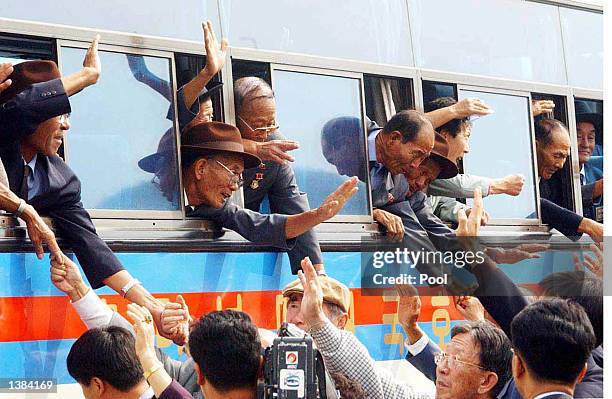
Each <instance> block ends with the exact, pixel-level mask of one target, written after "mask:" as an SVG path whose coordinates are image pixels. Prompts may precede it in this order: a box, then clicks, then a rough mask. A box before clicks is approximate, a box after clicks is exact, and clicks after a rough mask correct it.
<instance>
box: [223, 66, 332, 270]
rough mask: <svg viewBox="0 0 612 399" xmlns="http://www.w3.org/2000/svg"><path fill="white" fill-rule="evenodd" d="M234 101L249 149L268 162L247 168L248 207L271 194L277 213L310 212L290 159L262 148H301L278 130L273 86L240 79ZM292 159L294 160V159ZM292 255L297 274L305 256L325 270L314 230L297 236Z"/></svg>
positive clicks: (256, 206)
mask: <svg viewBox="0 0 612 399" xmlns="http://www.w3.org/2000/svg"><path fill="white" fill-rule="evenodd" d="M234 102H235V104H236V123H237V126H238V129H239V130H240V134H241V135H242V138H243V144H244V145H245V148H246V150H247V151H249V152H252V153H255V154H257V155H259V157H260V158H261V159H262V160H263V161H264V162H263V163H261V164H259V165H256V167H251V168H247V169H246V170H245V171H244V181H245V186H244V190H243V193H244V206H245V208H246V209H250V210H252V211H256V212H259V211H260V208H261V204H262V202H263V201H264V199H265V198H266V197H267V198H268V201H269V204H270V211H271V212H273V213H280V214H287V215H293V214H297V213H301V212H307V211H308V210H309V209H310V205H309V204H308V198H307V197H306V195H305V194H303V193H301V192H300V189H299V187H298V184H297V181H296V179H295V174H294V172H293V168H292V167H291V166H290V165H289V164H288V163H287V162H286V160H287V158H284V159H281V158H279V157H278V156H277V155H274V154H270V153H266V151H262V150H261V146H263V145H266V144H267V145H277V144H282V143H285V145H287V147H285V149H286V150H290V149H294V148H297V143H294V142H291V141H285V140H284V139H285V138H284V137H283V136H282V135H281V134H280V133H279V132H278V128H279V127H278V125H277V123H276V102H275V100H274V92H273V91H272V88H271V87H270V86H269V85H268V84H267V83H266V82H265V81H264V80H263V79H260V78H257V77H245V78H240V79H238V80H237V81H236V82H235V83H234ZM283 154H284V153H283ZM284 155H285V156H286V155H287V154H284ZM288 160H291V161H292V160H293V158H289V159H288ZM288 255H289V263H290V264H291V270H292V272H293V273H294V274H295V273H296V272H297V270H298V269H299V267H300V260H302V259H303V258H304V257H305V256H310V257H311V258H312V260H313V262H315V265H316V267H317V269H318V270H320V271H321V272H323V270H324V266H323V257H322V255H321V248H320V247H319V242H318V240H317V236H316V234H315V232H314V231H306V232H305V233H304V234H302V235H300V236H299V237H297V239H296V242H295V246H294V247H293V248H292V249H291V250H290V251H288Z"/></svg>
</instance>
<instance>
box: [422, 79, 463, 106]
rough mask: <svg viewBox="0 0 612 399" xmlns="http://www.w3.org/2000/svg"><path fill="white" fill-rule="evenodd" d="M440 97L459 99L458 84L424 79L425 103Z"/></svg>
mask: <svg viewBox="0 0 612 399" xmlns="http://www.w3.org/2000/svg"><path fill="white" fill-rule="evenodd" d="M439 97H452V98H454V99H455V100H456V99H457V86H456V85H454V84H452V83H443V82H432V81H429V80H424V81H423V104H428V103H430V102H431V101H433V100H435V99H436V98H439Z"/></svg>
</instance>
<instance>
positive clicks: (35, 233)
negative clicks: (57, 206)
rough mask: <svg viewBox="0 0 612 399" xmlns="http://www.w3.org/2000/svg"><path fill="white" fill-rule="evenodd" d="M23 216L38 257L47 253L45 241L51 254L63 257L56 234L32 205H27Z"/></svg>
mask: <svg viewBox="0 0 612 399" xmlns="http://www.w3.org/2000/svg"><path fill="white" fill-rule="evenodd" d="M21 218H22V219H23V220H24V221H25V222H26V226H27V229H28V237H30V241H32V245H33V246H34V252H36V256H37V257H38V259H42V258H43V256H44V254H45V251H44V249H43V243H45V244H47V246H48V247H49V252H50V253H51V255H53V256H55V257H57V258H58V259H61V256H63V254H62V251H61V250H60V247H59V245H57V241H55V234H53V231H52V230H51V229H50V228H49V226H47V224H46V223H45V221H44V220H43V219H42V218H41V217H40V215H39V214H38V212H36V210H35V209H34V208H33V207H32V206H31V205H26V209H25V210H24V212H23V213H22V215H21Z"/></svg>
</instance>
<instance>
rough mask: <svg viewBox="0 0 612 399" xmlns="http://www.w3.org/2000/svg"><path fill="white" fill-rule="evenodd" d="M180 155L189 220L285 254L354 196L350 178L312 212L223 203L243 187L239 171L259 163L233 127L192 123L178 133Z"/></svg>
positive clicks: (223, 124) (353, 182)
mask: <svg viewBox="0 0 612 399" xmlns="http://www.w3.org/2000/svg"><path fill="white" fill-rule="evenodd" d="M181 156H182V168H183V171H182V172H183V181H184V182H185V192H186V195H187V201H188V203H189V206H190V207H191V211H190V212H189V216H199V217H203V218H206V219H210V220H212V221H214V222H216V223H217V224H219V225H220V226H222V227H226V228H229V229H231V230H234V231H236V232H237V233H238V234H240V235H241V236H243V237H244V238H246V239H247V240H249V241H251V242H254V243H258V244H266V245H270V246H274V247H277V248H281V249H284V250H290V249H291V248H293V246H294V245H295V238H296V237H298V236H299V235H300V234H303V233H304V232H305V231H308V230H310V229H312V228H313V227H314V226H316V225H318V224H319V223H321V222H324V221H325V220H327V219H329V218H331V217H333V216H334V215H336V214H337V213H338V212H339V211H340V209H342V207H343V206H344V204H345V203H346V201H348V199H349V198H350V197H351V196H352V195H353V194H354V193H355V192H357V178H356V177H353V178H351V179H349V180H347V181H346V182H344V183H343V184H341V185H340V186H339V187H338V189H337V190H336V191H335V192H333V193H332V194H330V195H329V196H328V197H327V199H326V200H325V201H323V203H322V204H321V206H320V207H318V208H316V209H313V210H309V211H306V212H300V213H297V214H293V215H285V214H269V215H263V214H261V213H258V212H254V211H251V210H249V209H242V208H240V207H238V206H237V205H235V204H231V203H230V202H228V201H227V200H228V199H229V198H230V197H231V196H232V194H233V193H234V192H235V191H236V190H238V189H239V188H240V187H241V186H242V184H243V182H244V180H243V179H242V176H241V174H242V172H243V171H244V170H245V169H248V168H252V167H255V166H257V165H259V164H260V163H261V160H260V159H259V158H258V157H256V156H255V155H252V154H249V153H248V152H245V150H244V147H243V145H242V138H241V136H240V132H239V131H238V129H237V128H236V127H234V126H232V125H228V124H225V123H221V122H208V123H201V124H197V125H194V126H193V127H192V128H191V129H189V130H187V131H185V132H184V133H183V138H182V144H181Z"/></svg>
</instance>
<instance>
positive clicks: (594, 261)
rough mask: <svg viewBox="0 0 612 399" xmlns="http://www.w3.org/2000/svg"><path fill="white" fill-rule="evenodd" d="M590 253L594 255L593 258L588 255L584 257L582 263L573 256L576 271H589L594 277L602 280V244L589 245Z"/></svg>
mask: <svg viewBox="0 0 612 399" xmlns="http://www.w3.org/2000/svg"><path fill="white" fill-rule="evenodd" d="M590 248H591V251H593V254H594V255H595V258H593V257H591V256H590V255H586V254H585V255H584V261H581V260H580V258H579V257H578V256H576V255H574V266H575V267H576V269H577V270H583V269H584V268H587V269H589V270H590V271H591V272H592V273H593V274H594V275H596V276H597V277H599V278H603V269H604V259H603V243H601V242H600V243H597V244H591V246H590Z"/></svg>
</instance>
